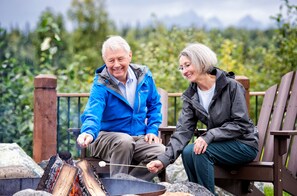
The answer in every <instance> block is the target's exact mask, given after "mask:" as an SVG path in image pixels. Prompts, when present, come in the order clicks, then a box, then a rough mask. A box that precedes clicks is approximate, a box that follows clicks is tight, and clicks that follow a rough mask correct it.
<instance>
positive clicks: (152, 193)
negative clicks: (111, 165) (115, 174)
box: [100, 178, 166, 196]
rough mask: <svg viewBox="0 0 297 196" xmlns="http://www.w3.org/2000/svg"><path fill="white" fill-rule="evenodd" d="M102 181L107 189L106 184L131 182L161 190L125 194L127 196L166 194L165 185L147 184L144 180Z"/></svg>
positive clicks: (107, 179)
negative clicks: (133, 195)
mask: <svg viewBox="0 0 297 196" xmlns="http://www.w3.org/2000/svg"><path fill="white" fill-rule="evenodd" d="M100 180H101V181H102V183H103V186H105V187H106V188H107V186H108V185H107V184H106V183H110V182H111V181H114V182H119V181H120V182H122V183H127V182H130V183H135V185H138V186H139V185H150V186H155V187H158V188H159V189H157V188H156V190H152V191H147V192H140V193H125V194H127V195H129V194H136V195H139V196H157V195H161V194H163V193H165V192H166V187H165V186H164V185H161V184H157V183H153V182H147V181H142V180H131V179H122V178H101V179H100ZM107 189H108V188H107ZM107 191H108V190H107ZM109 194H110V196H118V195H123V194H111V193H109ZM125 194H124V195H125Z"/></svg>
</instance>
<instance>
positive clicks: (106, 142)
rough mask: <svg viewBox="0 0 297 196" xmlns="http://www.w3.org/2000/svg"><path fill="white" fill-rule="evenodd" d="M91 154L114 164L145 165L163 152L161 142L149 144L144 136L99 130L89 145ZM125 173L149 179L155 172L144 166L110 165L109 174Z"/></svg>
mask: <svg viewBox="0 0 297 196" xmlns="http://www.w3.org/2000/svg"><path fill="white" fill-rule="evenodd" d="M90 151H91V155H92V156H94V157H98V158H101V159H102V160H104V161H106V162H110V163H116V164H128V165H131V164H137V165H144V166H145V165H146V164H147V163H149V162H150V161H152V160H154V159H156V158H157V156H158V155H159V154H162V153H164V152H165V146H164V145H163V144H156V143H152V144H149V143H147V142H146V141H145V140H144V136H130V135H128V134H126V133H118V132H106V131H100V133H99V135H98V137H97V139H96V140H95V141H94V142H93V143H92V144H91V145H90ZM117 173H125V174H129V175H132V176H134V177H136V178H140V179H143V180H147V181H150V180H152V179H153V177H154V176H156V174H152V173H150V172H149V171H148V170H147V169H146V168H137V167H123V166H110V174H111V176H113V175H115V174H117Z"/></svg>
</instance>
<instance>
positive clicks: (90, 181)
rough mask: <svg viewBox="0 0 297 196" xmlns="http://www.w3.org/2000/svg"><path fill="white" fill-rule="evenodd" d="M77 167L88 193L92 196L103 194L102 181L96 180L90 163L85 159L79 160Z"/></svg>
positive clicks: (104, 193)
mask: <svg viewBox="0 0 297 196" xmlns="http://www.w3.org/2000/svg"><path fill="white" fill-rule="evenodd" d="M76 165H77V167H79V168H80V170H81V175H82V176H81V177H82V178H83V183H84V185H85V187H86V189H87V190H88V192H89V194H90V195H92V196H105V195H107V194H106V191H104V190H103V189H104V187H103V185H102V183H101V182H100V181H99V182H98V181H97V179H96V177H95V175H94V171H93V170H92V169H91V167H90V165H89V164H88V162H87V161H86V160H82V161H79V162H78V163H77V164H76Z"/></svg>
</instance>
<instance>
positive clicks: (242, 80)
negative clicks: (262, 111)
mask: <svg viewBox="0 0 297 196" xmlns="http://www.w3.org/2000/svg"><path fill="white" fill-rule="evenodd" d="M235 79H236V80H237V81H238V82H239V83H241V84H242V85H243V87H244V88H245V99H246V105H247V108H248V111H249V112H250V79H249V78H248V77H246V76H235Z"/></svg>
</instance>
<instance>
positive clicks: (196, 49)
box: [179, 43, 218, 73]
mask: <svg viewBox="0 0 297 196" xmlns="http://www.w3.org/2000/svg"><path fill="white" fill-rule="evenodd" d="M181 56H185V57H187V58H188V59H189V60H190V61H191V64H192V65H193V66H194V67H195V69H196V70H198V71H199V72H200V73H209V72H210V71H211V70H212V69H213V67H214V66H215V65H216V64H217V62H218V60H217V55H216V54H215V53H214V52H213V51H212V50H211V49H210V48H209V47H207V46H205V45H203V44H201V43H193V44H189V45H188V46H187V47H185V48H184V49H183V50H182V51H181V52H180V54H179V58H180V57H181Z"/></svg>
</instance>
